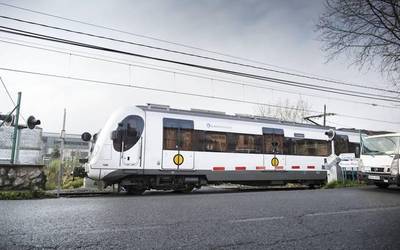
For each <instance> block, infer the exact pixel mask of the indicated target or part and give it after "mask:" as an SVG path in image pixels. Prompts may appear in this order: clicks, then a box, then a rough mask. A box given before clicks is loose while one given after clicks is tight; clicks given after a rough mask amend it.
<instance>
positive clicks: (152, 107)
mask: <svg viewBox="0 0 400 250" xmlns="http://www.w3.org/2000/svg"><path fill="white" fill-rule="evenodd" d="M137 107H138V108H140V109H142V110H144V111H154V112H162V113H169V114H182V115H194V116H203V117H212V118H220V119H229V120H236V121H247V122H257V123H263V122H265V123H272V124H280V125H286V126H296V127H304V128H313V129H322V130H327V129H335V127H330V126H325V127H324V126H318V125H314V124H305V123H298V122H290V121H283V120H280V119H276V118H272V117H264V116H255V115H248V114H234V115H230V114H226V113H225V112H220V111H212V110H202V109H190V110H183V109H173V108H170V106H168V105H159V104H147V106H144V105H140V106H137ZM340 131H341V130H340ZM343 132H350V133H359V132H358V131H343Z"/></svg>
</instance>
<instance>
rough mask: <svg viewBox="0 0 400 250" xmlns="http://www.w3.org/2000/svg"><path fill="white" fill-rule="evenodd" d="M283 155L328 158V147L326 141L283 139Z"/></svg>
mask: <svg viewBox="0 0 400 250" xmlns="http://www.w3.org/2000/svg"><path fill="white" fill-rule="evenodd" d="M284 154H287V155H306V156H328V155H329V154H330V147H329V142H328V141H323V140H312V139H297V138H285V145H284Z"/></svg>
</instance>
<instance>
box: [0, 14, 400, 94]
mask: <svg viewBox="0 0 400 250" xmlns="http://www.w3.org/2000/svg"><path fill="white" fill-rule="evenodd" d="M0 18H3V19H8V20H13V21H17V22H22V23H26V24H31V25H36V26H41V27H45V28H50V29H54V30H61V31H65V32H69V33H75V34H79V35H85V36H89V37H95V38H100V39H106V40H110V41H114V42H120V43H125V44H130V45H135V46H141V47H145V48H149V49H155V50H161V51H166V52H170V53H175V54H180V55H185V56H191V57H196V58H200V59H206V60H212V61H216V62H221V63H226V64H231V65H236V66H241V67H247V68H252V69H257V70H263V71H269V72H274V73H280V74H286V75H290V76H295V77H302V78H307V79H312V80H318V81H323V82H329V83H335V84H340V85H345V86H352V87H357V88H363V89H370V90H377V91H382V92H389V93H394V94H398V95H399V94H400V92H398V91H394V90H388V89H382V88H377V87H371V86H366V85H360V84H353V83H346V82H340V81H333V80H328V79H323V78H319V77H311V76H306V75H301V74H296V73H290V72H284V71H279V70H274V69H270V68H265V67H259V66H255V65H251V64H245V63H240V62H235V61H229V60H224V59H220V58H215V57H209V56H203V55H198V54H193V53H188V52H183V51H178V50H172V49H168V48H162V47H158V46H152V45H147V44H143V43H137V42H131V41H127V40H122V39H117V38H113V37H109V36H102V35H97V34H93V33H88V32H83V31H76V30H72V29H67V28H62V27H57V26H53V25H48V24H43V23H38V22H33V21H28V20H23V19H20V18H14V17H8V16H4V15H0Z"/></svg>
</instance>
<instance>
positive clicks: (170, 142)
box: [164, 128, 178, 150]
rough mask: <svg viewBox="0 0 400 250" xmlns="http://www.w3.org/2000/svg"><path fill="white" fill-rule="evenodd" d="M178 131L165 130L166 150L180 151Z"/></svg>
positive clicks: (173, 129) (172, 129)
mask: <svg viewBox="0 0 400 250" xmlns="http://www.w3.org/2000/svg"><path fill="white" fill-rule="evenodd" d="M177 134H178V129H175V128H164V149H166V150H177V149H178V140H177V139H178V138H177Z"/></svg>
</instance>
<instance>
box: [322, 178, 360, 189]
mask: <svg viewBox="0 0 400 250" xmlns="http://www.w3.org/2000/svg"><path fill="white" fill-rule="evenodd" d="M363 185H365V183H363V182H360V181H358V180H354V181H352V180H345V181H331V182H329V183H327V184H326V185H325V186H324V188H327V189H329V188H346V187H358V186H363Z"/></svg>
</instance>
